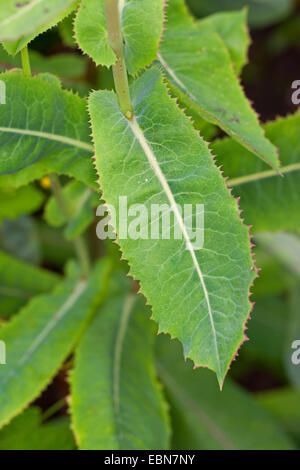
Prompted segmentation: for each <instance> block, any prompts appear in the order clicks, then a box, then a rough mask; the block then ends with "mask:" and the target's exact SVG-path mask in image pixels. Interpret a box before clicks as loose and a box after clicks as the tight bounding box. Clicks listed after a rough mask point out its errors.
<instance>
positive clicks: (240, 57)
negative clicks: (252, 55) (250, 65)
mask: <svg viewBox="0 0 300 470" xmlns="http://www.w3.org/2000/svg"><path fill="white" fill-rule="evenodd" d="M196 26H197V29H198V30H199V31H201V32H203V33H204V32H210V31H215V32H216V33H218V34H219V35H220V37H221V38H222V39H223V41H224V43H225V45H226V47H227V48H228V51H229V54H230V56H231V60H232V62H233V64H234V68H235V71H236V73H237V74H238V75H239V73H240V72H241V70H242V68H243V66H244V65H245V64H246V63H247V52H248V47H249V44H250V38H249V34H248V31H247V10H246V9H244V10H240V11H231V12H228V13H225V12H224V13H216V14H214V15H211V16H208V17H207V18H204V19H203V20H199V21H197V23H196Z"/></svg>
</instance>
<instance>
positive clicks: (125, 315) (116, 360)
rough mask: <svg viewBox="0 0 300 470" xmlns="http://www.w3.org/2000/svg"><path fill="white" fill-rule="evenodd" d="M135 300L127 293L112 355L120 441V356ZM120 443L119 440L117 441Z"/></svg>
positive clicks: (114, 405)
mask: <svg viewBox="0 0 300 470" xmlns="http://www.w3.org/2000/svg"><path fill="white" fill-rule="evenodd" d="M135 301H136V295H134V294H129V295H128V296H127V297H126V299H125V302H124V305H123V310H122V313H121V316H120V322H119V327H118V331H117V336H116V343H115V347H114V355H113V383H112V389H113V393H112V396H113V407H114V413H115V419H116V434H117V436H118V439H119V441H120V430H119V417H120V370H121V358H122V351H123V346H124V340H125V336H126V330H127V326H128V323H129V319H130V315H131V313H132V309H133V305H134V303H135ZM119 443H120V442H119Z"/></svg>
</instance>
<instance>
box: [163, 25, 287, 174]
mask: <svg viewBox="0 0 300 470" xmlns="http://www.w3.org/2000/svg"><path fill="white" fill-rule="evenodd" d="M158 59H159V61H160V63H161V65H162V67H163V69H164V71H165V73H166V75H167V77H168V79H169V81H170V86H171V89H172V91H173V92H174V93H175V94H176V95H177V96H178V97H179V98H180V99H181V101H183V102H184V103H186V104H187V105H188V106H190V107H191V108H192V109H193V110H194V111H197V112H198V114H199V115H200V116H201V117H202V118H204V119H206V120H207V121H209V122H211V123H213V124H216V125H217V126H219V127H220V128H221V129H223V130H224V131H225V132H226V133H227V134H229V135H230V136H232V137H233V138H234V139H235V140H237V141H238V142H239V143H240V144H241V145H242V146H244V147H246V148H247V149H248V150H250V152H252V153H254V154H255V155H257V156H258V157H260V158H261V159H263V160H265V161H266V162H267V163H268V164H269V165H270V166H271V167H272V168H275V169H277V170H278V168H279V160H278V155H277V151H276V148H275V147H274V145H272V144H271V142H270V141H268V140H267V139H266V137H265V135H264V131H263V129H262V128H261V127H260V125H259V121H258V118H257V116H256V114H255V112H254V110H253V109H252V108H251V106H250V103H249V102H248V100H247V98H246V97H245V95H244V93H243V90H242V88H241V86H240V84H239V82H238V79H237V77H236V75H235V73H234V69H233V66H232V63H231V58H230V55H229V52H228V50H227V48H226V46H225V44H224V42H223V41H222V39H221V38H220V36H219V35H218V34H216V33H214V32H209V31H206V32H201V31H199V30H197V28H196V27H195V26H194V25H192V26H190V27H189V28H188V29H187V28H185V29H184V30H183V29H182V28H181V27H180V28H171V29H170V30H167V31H166V32H165V34H164V37H163V42H162V44H161V48H160V52H159V54H158Z"/></svg>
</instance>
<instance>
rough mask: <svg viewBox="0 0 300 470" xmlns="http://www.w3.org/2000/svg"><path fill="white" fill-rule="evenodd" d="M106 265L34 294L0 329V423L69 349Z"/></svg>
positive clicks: (93, 304) (99, 295)
mask: <svg viewBox="0 0 300 470" xmlns="http://www.w3.org/2000/svg"><path fill="white" fill-rule="evenodd" d="M108 271H109V265H108V263H107V262H106V261H105V260H104V261H102V262H99V264H98V265H97V266H96V267H95V270H94V272H93V273H92V275H91V277H90V278H89V279H88V280H84V279H80V278H78V277H77V276H75V275H74V274H72V276H71V277H70V278H69V279H66V280H65V281H64V282H62V283H61V284H60V285H59V286H57V287H56V288H55V290H54V292H53V293H50V294H44V295H41V296H39V297H36V298H34V299H33V300H32V301H31V302H30V303H29V304H28V305H27V306H26V307H25V308H24V309H23V310H22V311H21V312H20V313H19V314H18V315H16V316H15V317H14V318H13V319H12V320H11V322H9V323H8V324H7V325H5V326H3V327H2V328H1V329H0V339H1V340H2V341H4V343H5V345H6V362H7V363H6V365H5V367H1V369H0V426H1V425H4V424H6V423H7V422H8V421H10V419H12V418H13V417H14V416H16V415H17V414H18V413H19V412H20V411H22V409H24V408H25V407H26V405H28V403H30V402H31V401H32V400H33V399H34V398H36V397H37V396H38V395H39V394H40V392H41V391H42V390H43V389H44V388H45V386H46V385H47V384H48V383H49V381H50V380H51V378H52V377H53V376H54V375H55V373H56V371H57V370H58V368H59V366H60V365H61V363H62V362H63V361H64V360H65V359H66V357H67V356H68V354H69V353H70V352H71V350H72V348H73V347H74V345H75V343H76V342H77V341H78V339H79V337H80V335H81V334H82V332H83V329H84V327H85V326H86V324H87V322H88V321H89V319H90V317H91V315H92V314H93V313H94V311H95V309H96V308H97V307H98V306H99V303H100V302H101V301H102V300H103V297H104V296H105V292H106V288H107V276H108Z"/></svg>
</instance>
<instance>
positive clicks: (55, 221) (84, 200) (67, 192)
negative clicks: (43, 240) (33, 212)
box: [45, 181, 99, 239]
mask: <svg viewBox="0 0 300 470" xmlns="http://www.w3.org/2000/svg"><path fill="white" fill-rule="evenodd" d="M63 196H64V199H65V201H66V203H67V204H68V207H69V212H70V218H71V221H68V225H67V227H66V229H65V235H66V238H67V239H74V238H76V237H77V236H78V235H80V234H81V233H83V232H84V231H85V230H86V228H87V227H88V226H89V225H90V224H91V222H92V221H93V219H94V217H95V210H94V208H95V207H96V206H97V205H98V204H99V197H98V195H97V194H96V192H94V191H92V190H91V189H90V188H88V187H86V186H85V185H84V184H82V183H80V182H79V181H72V182H71V183H69V184H67V185H66V186H65V187H64V188H63ZM45 218H46V220H47V222H48V223H49V224H50V225H53V226H54V227H61V226H62V225H64V224H65V223H66V222H67V221H66V220H65V218H64V215H63V214H62V212H61V209H60V208H59V206H58V204H57V201H56V199H55V198H54V197H53V196H52V197H51V198H50V199H49V201H48V202H47V205H46V208H45Z"/></svg>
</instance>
